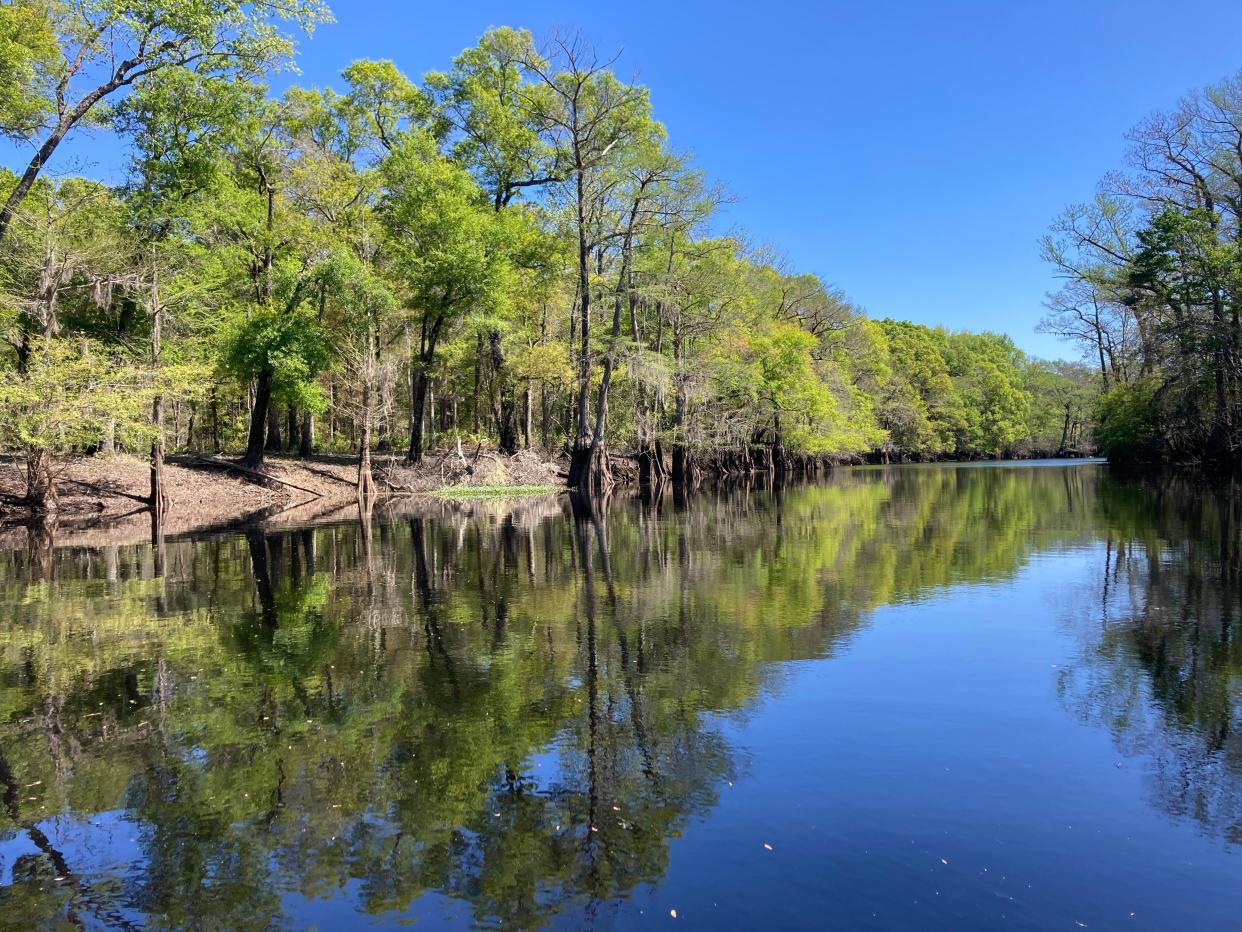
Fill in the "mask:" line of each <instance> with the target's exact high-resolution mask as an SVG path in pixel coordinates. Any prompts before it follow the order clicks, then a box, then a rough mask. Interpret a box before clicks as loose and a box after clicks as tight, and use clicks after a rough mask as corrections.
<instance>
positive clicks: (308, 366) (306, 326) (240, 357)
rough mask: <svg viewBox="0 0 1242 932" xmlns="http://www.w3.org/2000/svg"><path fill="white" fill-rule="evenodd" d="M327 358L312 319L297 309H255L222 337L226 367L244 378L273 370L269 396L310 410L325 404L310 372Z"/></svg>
mask: <svg viewBox="0 0 1242 932" xmlns="http://www.w3.org/2000/svg"><path fill="white" fill-rule="evenodd" d="M328 361H329V354H328V347H327V344H326V343H325V342H324V339H323V337H322V335H321V334H320V332H319V328H318V327H317V326H316V324H315V319H314V318H313V317H311V316H310V314H309V313H307V312H305V311H302V310H299V311H295V312H293V313H288V312H285V311H282V310H276V309H273V308H265V309H262V310H259V311H256V312H255V313H254V314H252V315H251V316H250V317H248V318H246V319H244V320H242V321H239V322H238V323H237V324H236V325H235V327H234V328H233V330H232V332H231V333H229V334H227V336H226V339H225V348H224V354H223V365H224V367H225V369H226V371H228V372H229V373H230V374H231V375H233V376H235V377H237V378H239V379H243V380H249V379H252V378H255V377H256V376H257V375H258V374H259V373H260V372H263V371H264V370H267V371H269V372H271V373H272V393H273V395H274V396H276V397H278V398H280V399H281V400H283V401H287V402H289V403H291V404H295V405H300V406H303V407H307V408H310V409H311V410H321V409H322V407H323V405H324V396H323V391H322V389H321V388H320V387H319V385H318V384H317V383H316V381H315V376H316V375H317V374H318V373H319V372H321V371H322V370H323V369H324V368H325V367H326V366H327V364H328Z"/></svg>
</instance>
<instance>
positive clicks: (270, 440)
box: [264, 398, 280, 453]
mask: <svg viewBox="0 0 1242 932" xmlns="http://www.w3.org/2000/svg"><path fill="white" fill-rule="evenodd" d="M264 446H265V448H266V450H267V452H268V453H279V452H280V412H279V411H277V410H276V405H274V404H272V402H271V399H270V398H269V399H268V403H267V443H266V444H265V445H264Z"/></svg>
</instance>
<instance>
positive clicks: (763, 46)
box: [0, 0, 1242, 357]
mask: <svg viewBox="0 0 1242 932" xmlns="http://www.w3.org/2000/svg"><path fill="white" fill-rule="evenodd" d="M329 2H331V0H329ZM332 6H333V10H334V12H335V14H336V18H337V22H336V23H334V24H332V25H329V26H325V27H322V28H321V29H320V30H319V31H317V32H316V34H315V36H314V38H313V39H312V40H310V41H309V42H303V44H302V47H301V53H300V56H299V65H300V68H301V70H302V75H301V76H300V77H297V78H294V79H292V80H297V81H299V82H302V83H308V84H328V83H333V82H334V81H335V80H336V77H337V73H338V72H339V71H340V69H341V68H342V67H344V66H345V65H346V64H347V63H348V62H350V61H352V60H354V59H356V58H391V59H393V60H394V61H396V62H397V64H398V65H399V66H400V67H401V68H402V69H403V70H405V71H406V72H407V73H409V74H411V75H415V76H416V75H420V74H421V73H423V72H424V71H426V70H428V69H431V68H443V67H446V66H447V64H448V61H449V59H450V58H451V57H452V56H453V55H454V54H456V53H457V52H458V51H460V50H461V49H462V48H464V47H466V46H468V45H471V44H473V42H474V41H475V39H476V38H477V37H478V36H479V34H480V33H482V32H483V31H484V30H485V29H486V28H487V27H489V26H495V25H512V26H524V27H526V28H529V29H531V30H532V31H533V32H535V34H536V35H541V34H546V33H547V32H548V31H549V30H551V29H552V28H553V27H554V26H558V25H559V26H563V27H567V28H580V29H581V30H582V31H583V32H584V33H585V34H587V35H588V36H589V37H590V38H591V39H592V40H593V41H594V42H595V44H596V45H597V46H598V47H599V48H600V49H601V50H602V51H603V52H606V53H612V52H615V51H617V50H622V51H623V54H622V56H621V58H620V60H619V61H618V64H617V69H618V71H619V72H620V73H621V74H622V75H623V76H626V77H631V76H632V77H636V78H637V79H638V80H639V81H641V82H642V83H644V84H647V85H648V86H650V87H651V88H652V92H653V100H654V104H655V108H656V114H657V116H658V117H659V118H660V119H661V120H663V121H664V123H665V124H666V125H667V126H668V129H669V132H670V136H671V139H672V141H673V143H674V145H676V146H677V147H679V148H683V149H689V150H691V151H693V153H694V154H695V156H696V158H697V160H698V162H699V163H700V164H701V165H702V167H703V168H704V169H706V170H707V171H708V172H709V173H710V174H711V175H712V176H713V177H715V178H717V179H720V180H721V181H723V182H725V183H726V184H727V185H728V186H729V188H730V189H731V190H732V191H733V192H734V194H735V195H736V196H737V198H738V201H737V203H736V204H733V205H732V206H730V207H729V208H728V217H727V222H729V223H734V224H737V225H738V226H740V227H743V228H745V229H746V230H748V231H749V233H750V235H751V237H752V238H753V239H755V240H757V241H761V242H767V243H771V244H773V245H775V246H777V247H779V248H781V249H783V250H784V251H786V252H787V254H788V256H789V258H790V260H791V262H792V263H793V264H794V266H795V267H797V268H798V269H800V270H806V271H812V272H816V273H818V274H820V275H822V276H823V277H824V278H825V279H827V280H828V281H830V282H832V283H833V284H835V285H837V286H839V287H841V288H842V289H844V291H845V292H846V293H847V294H848V295H849V296H850V297H851V298H853V299H854V300H855V301H856V302H858V303H859V304H861V305H862V306H863V307H865V308H866V309H867V311H868V312H869V313H870V314H872V315H874V316H892V317H901V318H906V319H910V320H915V321H919V322H922V323H928V324H943V325H945V326H948V327H951V328H955V329H956V328H969V329H990V330H999V331H1002V332H1005V333H1008V334H1010V335H1011V336H1012V337H1013V338H1014V340H1015V341H1017V343H1018V344H1019V345H1020V346H1021V347H1023V348H1024V349H1026V350H1027V351H1028V352H1032V353H1035V354H1037V355H1041V356H1045V357H1055V356H1064V355H1067V354H1068V355H1073V351H1072V350H1069V349H1067V348H1066V347H1064V346H1063V345H1062V344H1060V343H1058V342H1057V341H1056V340H1054V339H1052V338H1051V337H1046V336H1042V335H1039V334H1036V333H1035V332H1034V328H1035V324H1036V322H1037V321H1038V319H1039V317H1040V315H1041V313H1042V308H1041V301H1042V298H1043V295H1044V293H1045V292H1046V291H1048V290H1049V289H1050V288H1054V287H1055V286H1056V283H1055V281H1054V279H1053V278H1052V276H1051V274H1050V271H1049V269H1048V268H1047V267H1046V266H1045V265H1044V264H1043V263H1042V262H1041V261H1040V259H1039V255H1038V238H1039V236H1040V235H1041V234H1042V233H1043V232H1044V230H1045V229H1046V227H1047V225H1048V223H1049V221H1050V220H1051V219H1052V217H1053V216H1054V215H1055V214H1056V213H1057V212H1058V211H1059V210H1060V209H1061V208H1062V207H1063V206H1064V205H1065V204H1067V203H1070V202H1072V201H1076V200H1082V199H1085V198H1088V197H1090V195H1091V193H1092V191H1093V189H1094V186H1095V184H1096V182H1097V181H1098V180H1099V178H1100V177H1101V176H1102V175H1103V174H1104V173H1105V172H1106V171H1108V170H1110V169H1113V168H1116V167H1120V166H1121V165H1122V164H1123V157H1124V152H1125V142H1124V139H1123V135H1124V133H1125V131H1126V130H1127V129H1128V128H1129V127H1131V126H1132V125H1133V124H1135V123H1136V122H1138V121H1139V120H1140V119H1142V117H1144V116H1145V115H1146V114H1147V113H1149V112H1151V111H1153V110H1156V109H1161V108H1166V107H1170V106H1172V105H1174V104H1175V103H1176V101H1177V99H1178V97H1179V96H1181V95H1182V94H1183V93H1184V92H1186V91H1188V90H1190V89H1191V88H1194V87H1198V86H1201V85H1203V84H1206V83H1210V82H1213V81H1216V80H1218V79H1219V78H1221V77H1224V76H1225V75H1227V74H1230V73H1232V72H1234V71H1237V70H1239V69H1242V41H1239V40H1240V39H1242V28H1240V27H1242V6H1239V5H1238V4H1237V2H1236V0H1181V2H1178V3H1176V4H1170V3H1169V2H1168V0H1163V2H1161V3H1156V2H1151V0H1130V2H1125V3H1122V2H1104V0H1079V2H1064V0H1046V2H1026V0H992V2H983V0H971V2H967V0H957V2H953V0H950V2H941V3H936V4H931V3H891V2H890V3H877V2H869V3H864V2H861V0H857V2H851V3H839V2H830V3H812V2H775V0H773V2H768V3H761V4H745V5H742V4H737V5H730V4H725V3H706V2H698V0H696V2H685V0H682V2H677V0H663V2H659V3H655V2H646V0H641V2H627V3H624V4H602V3H598V4H587V3H581V2H579V3H572V4H571V3H564V2H560V3H551V2H547V3H515V2H509V3H494V2H458V3H435V2H433V3H423V2H418V3H413V2H408V0H407V2H400V0H351V2H348V3H346V2H344V0H337V2H335V3H333V4H332ZM289 80H290V79H287V78H282V79H280V80H278V81H277V82H276V86H277V87H281V86H283V85H284V84H286V83H289ZM22 154H23V153H19V152H18V151H17V150H14V149H13V148H12V147H11V146H7V145H6V144H0V160H2V161H3V162H4V163H5V164H8V165H10V166H13V165H15V164H16V163H17V162H18V161H20V160H21V159H20V155H22ZM118 159H119V155H118V152H117V151H116V147H115V146H113V145H110V144H109V143H108V142H107V141H106V140H93V141H91V143H90V144H89V145H81V144H79V145H77V146H74V147H73V149H72V150H71V152H70V153H69V154H68V155H66V156H64V157H61V158H60V159H59V160H58V162H59V164H58V163H53V166H52V168H53V169H54V170H56V169H60V170H65V169H67V168H70V167H73V168H76V169H77V170H85V171H87V172H90V173H94V174H100V175H108V174H111V173H112V172H114V171H115V169H116V166H117V164H118ZM84 160H85V161H84Z"/></svg>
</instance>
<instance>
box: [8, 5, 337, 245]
mask: <svg viewBox="0 0 1242 932" xmlns="http://www.w3.org/2000/svg"><path fill="white" fill-rule="evenodd" d="M272 16H276V17H279V18H280V19H283V20H286V21H291V22H293V23H294V24H295V25H297V26H298V27H300V28H301V29H303V30H305V31H307V32H309V31H311V30H312V29H313V28H314V26H315V25H316V24H317V23H319V22H322V21H324V20H326V19H327V18H328V11H327V7H325V6H323V5H322V4H321V3H320V2H319V0H290V2H287V3H281V4H276V5H271V4H267V3H251V2H244V0H219V2H217V0H210V2H209V0H182V2H179V3H175V4H171V5H170V4H168V3H160V2H155V0H129V2H123V0H107V2H101V3H61V2H58V0H25V2H20V3H15V4H11V5H6V6H5V7H4V8H3V10H0V35H10V36H19V37H20V38H19V39H17V40H16V41H15V40H9V42H8V43H6V46H5V47H6V49H9V51H7V52H6V53H5V57H6V59H7V60H8V61H12V62H13V63H14V64H15V65H16V66H17V67H16V68H15V70H14V71H12V72H7V73H8V74H11V75H13V76H15V77H17V78H18V79H19V80H21V79H22V78H24V80H22V81H21V88H20V91H6V92H5V93H4V96H3V97H2V98H0V101H9V102H10V103H7V104H6V105H4V106H3V109H0V118H3V119H4V123H3V125H0V129H3V131H4V132H5V133H6V134H7V135H14V136H26V137H36V136H37V138H38V140H39V142H38V146H37V148H36V151H35V154H34V156H33V157H32V158H31V160H30V163H29V164H28V165H27V166H26V170H25V171H24V172H23V173H22V175H21V177H20V178H19V179H18V182H17V184H16V185H15V186H14V187H13V189H12V190H11V191H10V192H9V195H8V198H7V200H6V201H5V203H4V206H3V208H0V240H3V239H4V236H5V234H6V232H7V231H8V228H9V225H10V223H11V222H12V220H13V215H14V213H15V212H16V211H17V209H18V208H19V207H20V206H21V204H22V201H23V200H25V198H26V195H27V194H28V193H29V192H30V189H31V186H32V185H33V184H34V182H35V179H37V178H38V176H39V173H40V171H42V169H43V166H44V165H46V164H47V162H48V160H49V159H50V158H51V157H52V155H53V153H55V151H56V149H57V148H58V147H59V146H60V144H61V142H63V141H64V139H65V138H66V137H67V136H68V135H69V134H70V133H72V132H73V131H74V130H75V129H77V128H79V127H80V126H81V125H83V124H84V123H85V122H87V121H88V119H89V118H91V117H92V116H94V115H95V114H96V113H97V112H98V111H97V107H98V106H99V104H100V103H101V102H102V101H104V100H105V99H107V98H108V97H110V96H111V95H113V94H115V93H117V92H118V91H121V90H123V89H125V88H129V87H132V86H137V85H140V84H141V83H142V82H143V81H145V80H147V79H148V78H149V77H151V76H152V75H155V74H158V73H159V72H160V71H163V70H164V69H167V68H189V69H193V70H195V71H197V72H199V73H203V74H230V75H256V74H262V73H264V72H267V71H270V70H271V69H273V68H276V67H279V66H280V64H281V63H282V62H283V61H285V60H286V59H287V58H288V57H289V55H290V54H291V53H292V51H293V44H292V42H291V40H290V39H289V38H288V37H287V36H285V35H284V34H282V33H281V32H280V31H279V30H278V29H277V28H276V27H275V26H273V25H272V22H271V19H270V18H271V17H272ZM53 36H55V37H56V40H57V43H58V47H57V50H56V54H53V53H52V51H51V41H52V37H53ZM14 46H18V48H17V50H16V54H15V53H14V51H13V49H14ZM9 80H10V81H12V78H10V79H9ZM18 97H21V98H22V103H21V104H20V105H16V106H15V105H14V104H12V103H11V101H13V100H15V99H17V98H18ZM36 127H37V128H38V130H37V131H36Z"/></svg>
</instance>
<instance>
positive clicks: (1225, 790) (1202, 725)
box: [1060, 477, 1242, 844]
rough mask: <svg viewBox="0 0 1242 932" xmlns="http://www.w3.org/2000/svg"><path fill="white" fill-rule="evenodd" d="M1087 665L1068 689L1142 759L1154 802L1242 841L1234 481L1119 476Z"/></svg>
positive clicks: (1240, 569) (1068, 679)
mask: <svg viewBox="0 0 1242 932" xmlns="http://www.w3.org/2000/svg"><path fill="white" fill-rule="evenodd" d="M1101 507H1102V511H1103V513H1104V515H1105V516H1106V517H1107V522H1108V523H1107V531H1106V538H1105V540H1104V541H1103V546H1102V550H1103V555H1102V560H1101V563H1100V564H1099V565H1098V566H1099V568H1098V570H1097V572H1098V577H1097V579H1098V581H1097V582H1096V584H1095V587H1094V588H1095V598H1094V599H1092V604H1093V605H1094V606H1096V608H1094V609H1093V610H1092V611H1091V613H1090V616H1091V617H1090V618H1089V619H1088V620H1087V621H1086V624H1085V628H1086V630H1087V632H1088V634H1087V641H1086V644H1085V645H1084V649H1083V652H1082V660H1081V662H1080V663H1079V664H1077V665H1076V666H1073V667H1071V668H1070V669H1068V670H1066V671H1064V672H1063V674H1062V678H1061V684H1060V686H1061V690H1062V693H1063V694H1064V695H1065V696H1066V698H1067V700H1068V701H1069V702H1070V703H1071V705H1072V706H1073V707H1074V708H1075V709H1077V710H1078V711H1079V712H1080V714H1082V715H1083V716H1084V717H1086V718H1088V719H1090V720H1093V721H1098V722H1101V723H1103V724H1104V725H1106V726H1107V727H1108V728H1109V729H1110V730H1111V731H1112V733H1113V735H1114V738H1115V740H1116V742H1117V745H1118V747H1119V748H1120V749H1121V750H1122V751H1123V752H1124V753H1126V754H1128V755H1131V756H1134V757H1137V758H1139V759H1140V760H1142V761H1143V762H1144V763H1145V765H1146V766H1147V769H1148V772H1149V777H1150V779H1149V785H1150V787H1151V792H1152V796H1153V800H1154V802H1155V803H1156V804H1157V805H1158V806H1159V807H1160V808H1162V809H1164V810H1165V811H1166V812H1168V813H1170V814H1171V815H1174V816H1177V817H1180V818H1190V819H1194V820H1197V821H1198V822H1200V823H1201V824H1202V825H1203V826H1204V828H1206V829H1207V830H1209V831H1211V832H1213V833H1218V834H1220V835H1221V836H1223V837H1225V838H1226V839H1228V840H1229V841H1231V842H1233V843H1235V844H1238V843H1242V640H1240V639H1239V637H1238V633H1239V624H1240V623H1242V586H1240V585H1239V582H1240V578H1242V553H1240V551H1239V543H1238V528H1239V523H1238V522H1239V516H1240V513H1242V505H1240V501H1239V496H1238V489H1237V487H1236V486H1235V485H1220V486H1216V487H1213V488H1210V489H1206V490H1205V489H1203V488H1202V487H1201V486H1199V485H1198V484H1197V483H1196V484H1192V483H1190V482H1188V481H1186V480H1185V479H1184V478H1177V477H1165V478H1163V479H1161V480H1160V481H1159V482H1157V483H1156V484H1155V488H1154V492H1153V489H1152V487H1151V486H1150V485H1149V484H1143V485H1140V484H1138V483H1135V482H1120V481H1110V482H1108V483H1107V484H1106V485H1105V486H1104V487H1103V489H1102V495H1101Z"/></svg>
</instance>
